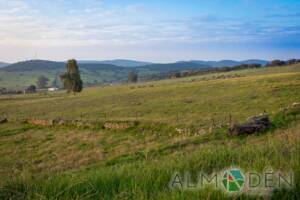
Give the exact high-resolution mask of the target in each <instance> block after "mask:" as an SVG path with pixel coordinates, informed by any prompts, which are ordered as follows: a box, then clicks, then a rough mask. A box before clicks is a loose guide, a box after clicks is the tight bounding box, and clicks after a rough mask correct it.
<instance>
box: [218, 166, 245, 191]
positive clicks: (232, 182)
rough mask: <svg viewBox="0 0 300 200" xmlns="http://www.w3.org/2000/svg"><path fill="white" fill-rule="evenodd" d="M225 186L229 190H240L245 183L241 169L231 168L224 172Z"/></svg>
mask: <svg viewBox="0 0 300 200" xmlns="http://www.w3.org/2000/svg"><path fill="white" fill-rule="evenodd" d="M222 183H223V186H224V187H225V189H226V190H227V191H228V192H240V191H241V190H242V189H243V187H244V183H245V178H244V175H243V174H242V172H241V170H239V169H231V170H227V171H225V172H224V176H223V181H222Z"/></svg>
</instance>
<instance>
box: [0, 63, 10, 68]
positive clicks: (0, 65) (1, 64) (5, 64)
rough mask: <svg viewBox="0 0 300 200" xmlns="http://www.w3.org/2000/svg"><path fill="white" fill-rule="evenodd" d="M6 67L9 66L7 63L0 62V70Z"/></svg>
mask: <svg viewBox="0 0 300 200" xmlns="http://www.w3.org/2000/svg"><path fill="white" fill-rule="evenodd" d="M7 65H9V63H5V62H0V68H2V67H5V66H7Z"/></svg>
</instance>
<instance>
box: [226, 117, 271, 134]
mask: <svg viewBox="0 0 300 200" xmlns="http://www.w3.org/2000/svg"><path fill="white" fill-rule="evenodd" d="M270 127H271V122H270V120H269V117H268V115H260V116H254V117H251V118H250V119H249V122H247V123H245V124H241V125H240V124H235V125H234V126H233V127H231V128H230V129H229V134H230V135H243V134H248V135H249V134H253V133H257V132H263V131H266V130H268V129H269V128H270Z"/></svg>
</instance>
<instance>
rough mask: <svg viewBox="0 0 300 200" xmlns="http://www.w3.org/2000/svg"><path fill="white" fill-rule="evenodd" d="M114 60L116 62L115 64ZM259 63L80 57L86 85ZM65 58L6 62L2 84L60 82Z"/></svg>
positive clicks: (5, 85) (3, 85)
mask: <svg viewBox="0 0 300 200" xmlns="http://www.w3.org/2000/svg"><path fill="white" fill-rule="evenodd" d="M111 63H114V64H111ZM242 63H245V64H251V63H259V64H262V65H265V64H266V63H267V61H264V60H245V61H234V60H221V61H201V60H193V61H181V62H176V63H165V64H159V63H158V64H154V63H147V62H140V61H132V60H111V61H79V67H80V71H81V74H82V79H83V82H84V83H85V85H91V84H101V83H113V82H124V81H126V80H127V75H128V73H129V72H130V71H131V70H134V71H136V72H137V73H138V74H139V78H140V79H149V78H150V79H152V78H153V77H160V76H162V75H166V74H169V73H173V72H178V71H187V70H207V69H209V68H211V67H224V66H228V67H232V66H235V65H239V64H242ZM65 64H66V63H65V62H55V61H49V60H29V61H22V62H18V63H14V64H9V65H6V66H4V67H2V68H0V85H1V86H2V87H7V88H19V87H24V86H28V85H30V84H35V83H36V80H37V79H38V77H39V76H41V75H44V76H46V77H48V78H49V79H50V81H49V86H50V85H51V84H52V82H55V83H57V82H59V80H60V78H59V75H60V74H62V73H63V71H64V70H65Z"/></svg>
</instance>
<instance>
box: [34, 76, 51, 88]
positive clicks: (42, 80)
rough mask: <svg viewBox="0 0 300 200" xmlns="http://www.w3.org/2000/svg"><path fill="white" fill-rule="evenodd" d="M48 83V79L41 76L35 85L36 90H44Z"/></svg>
mask: <svg viewBox="0 0 300 200" xmlns="http://www.w3.org/2000/svg"><path fill="white" fill-rule="evenodd" d="M48 81H49V79H48V78H47V77H46V76H44V75H41V76H40V77H39V78H38V80H37V82H36V85H37V87H38V88H45V87H47V85H48Z"/></svg>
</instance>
